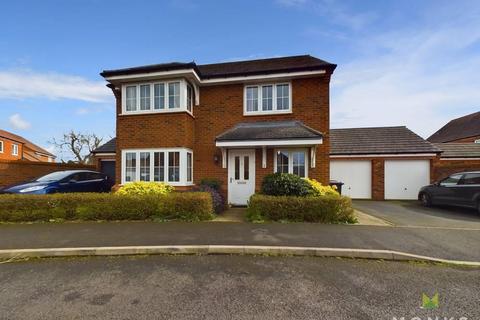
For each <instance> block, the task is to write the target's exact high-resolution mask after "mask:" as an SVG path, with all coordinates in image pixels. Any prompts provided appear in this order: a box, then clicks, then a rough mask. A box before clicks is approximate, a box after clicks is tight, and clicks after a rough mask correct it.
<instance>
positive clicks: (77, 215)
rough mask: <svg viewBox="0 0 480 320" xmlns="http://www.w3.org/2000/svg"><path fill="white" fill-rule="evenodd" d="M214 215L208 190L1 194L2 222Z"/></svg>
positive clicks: (192, 218)
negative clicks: (148, 193)
mask: <svg viewBox="0 0 480 320" xmlns="http://www.w3.org/2000/svg"><path fill="white" fill-rule="evenodd" d="M212 218H213V206H212V197H211V196H210V194H209V193H207V192H181V193H171V194H168V195H142V196H138V195H118V194H114V193H59V194H49V195H10V194H5V195H0V222H30V221H39V222H41V221H52V220H147V219H155V220H183V221H201V220H210V219H212Z"/></svg>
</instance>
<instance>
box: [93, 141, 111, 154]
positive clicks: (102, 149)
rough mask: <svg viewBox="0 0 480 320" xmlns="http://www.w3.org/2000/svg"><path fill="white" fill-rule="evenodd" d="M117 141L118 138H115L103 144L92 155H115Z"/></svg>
mask: <svg viewBox="0 0 480 320" xmlns="http://www.w3.org/2000/svg"><path fill="white" fill-rule="evenodd" d="M116 141H117V138H113V139H111V140H109V141H107V142H106V143H105V144H102V145H101V146H100V147H98V148H97V149H95V150H93V151H92V153H115V151H116Z"/></svg>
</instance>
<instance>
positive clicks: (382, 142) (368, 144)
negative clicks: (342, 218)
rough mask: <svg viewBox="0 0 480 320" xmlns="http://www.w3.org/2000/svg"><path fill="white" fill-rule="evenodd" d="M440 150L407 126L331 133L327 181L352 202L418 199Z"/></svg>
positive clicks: (429, 177) (353, 129) (428, 180)
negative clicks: (339, 185)
mask: <svg viewBox="0 0 480 320" xmlns="http://www.w3.org/2000/svg"><path fill="white" fill-rule="evenodd" d="M440 152H441V151H440V149H438V148H437V147H435V146H434V145H433V144H431V143H429V142H427V141H425V140H424V139H422V138H421V137H420V136H418V135H416V134H415V133H413V132H412V131H410V130H409V129H407V128H406V127H376V128H352V129H332V130H330V179H331V180H337V181H340V182H343V183H344V185H343V188H342V193H343V194H344V195H348V196H350V197H351V198H353V199H375V200H384V199H392V200H393V199H398V200H410V199H411V200H413V199H417V195H418V191H419V190H420V188H421V187H422V186H424V185H427V184H429V183H430V181H431V176H432V175H431V172H430V167H431V162H432V161H433V160H434V159H436V158H437V157H438V154H439V153H440Z"/></svg>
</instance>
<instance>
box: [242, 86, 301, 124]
mask: <svg viewBox="0 0 480 320" xmlns="http://www.w3.org/2000/svg"><path fill="white" fill-rule="evenodd" d="M278 85H288V95H289V99H288V109H283V110H278V109H277V86H278ZM265 86H272V91H273V92H272V100H273V101H272V110H265V111H264V110H263V108H262V103H263V97H262V94H263V89H262V88H263V87H265ZM248 88H257V91H258V110H257V111H248V110H247V89H248ZM292 100H293V99H292V83H291V82H289V81H288V82H269V83H260V84H246V85H245V86H244V88H243V115H244V116H257V115H265V114H286V113H292Z"/></svg>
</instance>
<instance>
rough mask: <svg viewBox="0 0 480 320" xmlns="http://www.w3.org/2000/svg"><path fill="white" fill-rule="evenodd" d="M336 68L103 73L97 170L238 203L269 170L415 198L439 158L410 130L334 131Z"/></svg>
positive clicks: (303, 63)
mask: <svg viewBox="0 0 480 320" xmlns="http://www.w3.org/2000/svg"><path fill="white" fill-rule="evenodd" d="M335 68H336V65H334V64H331V63H328V62H326V61H324V60H321V59H318V58H315V57H312V56H309V55H303V56H293V57H283V58H271V59H259V60H249V61H238V62H227V63H215V64H204V65H201V64H196V63H194V62H189V63H179V62H174V63H164V64H157V65H148V66H140V67H133V68H127V69H118V70H106V71H103V72H102V73H101V75H102V76H103V77H104V78H105V79H106V80H107V81H108V83H109V84H108V86H109V87H110V88H111V89H112V91H113V93H114V95H115V97H116V120H117V121H116V124H117V125H116V138H115V139H112V140H110V141H109V142H107V143H106V144H105V145H103V146H101V147H99V148H98V149H96V150H94V152H93V153H94V154H95V156H96V159H97V168H98V169H99V170H102V171H104V172H106V173H108V172H107V171H109V172H112V171H113V168H115V179H116V183H117V185H121V184H125V183H128V182H131V181H139V180H141V181H164V182H167V183H169V184H171V185H173V186H175V187H176V188H178V189H181V190H184V189H189V188H191V187H192V186H194V185H195V184H198V183H199V182H200V181H201V179H202V178H216V179H219V180H220V181H221V182H222V192H223V193H224V194H225V195H226V196H227V199H228V202H229V203H231V204H236V205H245V204H246V203H247V201H248V199H249V197H250V195H252V194H253V193H254V192H255V191H258V190H259V189H260V187H261V182H262V179H263V177H264V176H265V175H267V174H269V173H273V172H285V173H293V174H296V175H299V176H301V177H309V178H313V179H316V180H318V181H319V182H321V183H322V184H328V183H329V182H330V180H340V181H342V182H344V183H345V186H344V190H345V191H344V192H345V194H347V195H350V196H352V197H353V198H373V199H379V200H380V199H416V197H417V192H418V189H419V188H420V187H421V186H423V185H425V184H428V183H430V181H431V180H432V178H433V176H434V170H433V169H432V166H433V163H434V162H435V159H436V158H438V155H439V154H440V152H441V151H440V150H439V149H438V148H437V147H435V146H434V145H432V144H431V143H429V142H427V141H425V140H424V139H422V138H421V137H419V136H418V135H416V134H414V133H413V132H411V131H410V130H408V129H407V128H406V127H384V128H354V129H334V130H330V123H329V118H330V116H329V114H330V102H329V95H330V94H329V85H330V77H331V75H332V73H333V71H334V70H335Z"/></svg>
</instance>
